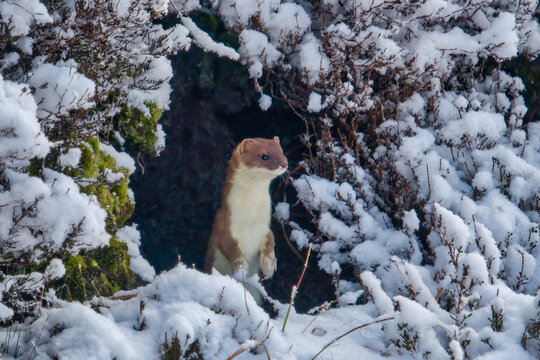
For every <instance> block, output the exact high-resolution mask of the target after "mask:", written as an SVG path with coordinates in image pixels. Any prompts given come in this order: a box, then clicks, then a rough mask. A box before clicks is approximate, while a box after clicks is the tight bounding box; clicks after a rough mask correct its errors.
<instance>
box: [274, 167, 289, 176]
mask: <svg viewBox="0 0 540 360" xmlns="http://www.w3.org/2000/svg"><path fill="white" fill-rule="evenodd" d="M274 171H275V172H276V173H278V175H281V174H283V173H284V172H285V171H287V167H283V166H280V167H278V168H277V170H274Z"/></svg>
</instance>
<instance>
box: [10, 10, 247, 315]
mask: <svg viewBox="0 0 540 360" xmlns="http://www.w3.org/2000/svg"><path fill="white" fill-rule="evenodd" d="M198 7H199V3H198V1H177V0H175V1H170V0H164V1H153V0H122V1H117V0H91V1H86V0H85V1H82V0H66V1H52V0H51V1H49V0H41V1H40V0H28V1H27V0H25V1H20V0H6V1H2V2H1V3H0V54H1V55H0V105H1V107H2V111H3V114H2V116H0V129H1V131H0V140H1V141H0V231H1V234H0V303H1V304H0V322H3V321H5V320H7V319H9V318H10V317H12V316H13V315H14V314H15V315H16V319H18V320H20V319H21V318H23V317H25V316H26V315H29V314H35V313H36V311H37V310H38V309H39V307H41V306H42V305H43V304H45V303H46V301H45V300H46V298H47V297H45V296H44V294H45V293H46V292H47V291H46V288H47V287H50V286H52V287H54V288H57V289H58V290H59V291H58V295H60V296H62V297H63V298H66V299H69V300H75V299H78V300H89V299H90V298H91V297H92V296H93V295H109V294H112V293H113V292H115V291H118V290H120V289H122V288H128V287H130V286H133V285H134V283H135V280H136V279H135V273H137V274H138V275H139V276H140V277H141V278H142V279H144V280H151V279H152V278H153V276H154V275H155V274H154V271H153V269H152V268H151V267H150V266H149V265H148V263H147V262H146V261H145V260H144V259H143V258H142V257H141V256H140V253H139V250H138V246H139V244H140V243H139V235H138V231H137V230H136V227H135V226H130V227H125V226H124V223H125V221H126V220H127V219H128V218H129V217H130V216H131V214H132V212H133V208H134V199H133V194H132V192H131V190H130V189H129V176H130V175H131V174H132V173H133V172H134V171H135V161H134V160H133V159H132V157H131V156H130V155H129V154H128V153H127V152H125V151H126V149H127V150H129V151H130V152H131V154H132V155H137V153H138V152H145V153H150V154H151V153H159V151H160V149H162V148H163V147H164V145H165V143H164V139H165V134H164V133H163V130H162V128H161V125H159V124H157V121H158V120H159V118H160V116H161V113H162V111H163V110H166V109H168V104H169V95H170V92H171V87H170V85H169V80H170V78H171V77H172V68H171V65H170V61H169V60H168V59H167V56H168V55H171V54H174V53H176V52H177V51H179V50H185V49H188V48H189V47H190V45H191V43H192V42H194V43H196V44H199V45H200V46H202V47H203V48H205V49H206V48H208V49H209V50H211V51H216V52H221V53H226V54H227V55H228V56H229V57H232V58H234V57H235V56H236V57H237V56H238V55H237V54H236V52H235V51H234V50H233V49H230V48H228V47H225V46H224V45H221V44H217V43H214V42H213V41H212V40H211V39H210V38H209V37H208V38H205V37H204V35H205V34H204V32H202V31H201V30H199V29H198V28H197V26H196V25H195V24H194V23H193V22H190V20H189V19H187V18H186V17H185V16H186V15H187V14H188V13H189V12H191V11H193V10H196V9H197V8H198ZM170 12H174V13H176V15H177V16H178V17H179V18H180V19H182V20H181V21H178V23H177V24H175V25H173V26H171V27H168V28H165V27H164V26H163V25H162V24H161V23H160V20H161V19H163V18H164V17H165V16H166V15H167V14H169V13H170ZM180 22H182V23H184V24H186V25H182V24H181V23H180ZM113 146H114V147H113Z"/></svg>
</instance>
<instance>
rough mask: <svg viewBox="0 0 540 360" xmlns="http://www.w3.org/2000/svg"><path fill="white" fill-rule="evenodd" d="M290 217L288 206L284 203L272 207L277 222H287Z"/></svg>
mask: <svg viewBox="0 0 540 360" xmlns="http://www.w3.org/2000/svg"><path fill="white" fill-rule="evenodd" d="M289 216H290V205H289V203H286V202H280V203H277V204H276V206H275V207H274V217H275V218H276V219H278V221H287V220H289Z"/></svg>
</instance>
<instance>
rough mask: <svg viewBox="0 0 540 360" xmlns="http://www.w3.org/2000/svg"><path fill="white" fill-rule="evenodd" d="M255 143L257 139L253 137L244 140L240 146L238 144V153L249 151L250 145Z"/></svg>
mask: <svg viewBox="0 0 540 360" xmlns="http://www.w3.org/2000/svg"><path fill="white" fill-rule="evenodd" d="M253 143H255V140H254V139H251V138H247V139H244V140H242V142H241V143H240V146H238V154H243V153H245V152H246V151H247V148H248V146H249V145H250V144H253Z"/></svg>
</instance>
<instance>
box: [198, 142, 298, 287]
mask: <svg viewBox="0 0 540 360" xmlns="http://www.w3.org/2000/svg"><path fill="white" fill-rule="evenodd" d="M262 155H267V156H268V159H267V160H263V159H262V158H261V157H262ZM240 163H242V164H244V165H245V166H247V167H249V168H264V169H268V170H276V171H277V170H278V169H280V167H281V168H286V167H287V158H286V157H285V155H283V150H282V149H281V146H280V144H279V138H278V137H277V136H276V137H274V138H273V139H263V138H254V139H245V140H243V141H242V142H241V143H240V144H238V146H237V147H236V148H235V149H234V151H233V154H232V157H231V159H230V161H229V168H228V170H227V179H226V181H225V186H224V189H223V196H222V201H221V206H220V208H219V209H218V211H217V213H216V216H215V219H214V225H213V228H212V235H211V236H210V243H209V246H208V251H207V253H206V259H205V265H204V269H205V271H206V272H210V271H211V269H212V266H213V264H214V260H215V253H216V249H218V250H219V251H221V253H222V254H223V255H224V256H225V257H226V259H227V261H228V262H229V263H230V265H231V268H232V269H233V271H236V270H238V269H239V268H241V267H244V268H245V267H247V263H246V260H245V258H244V255H243V254H242V250H241V248H240V246H239V243H238V240H236V239H234V238H233V237H232V235H231V230H230V228H231V224H230V221H231V210H230V209H229V205H228V204H227V198H228V196H229V194H230V193H231V187H232V180H233V176H234V173H235V171H236V170H237V169H238V167H239V166H240ZM269 181H270V180H269ZM259 261H260V262H261V264H262V262H264V261H273V262H274V264H275V254H274V235H273V233H272V231H271V230H270V224H268V234H267V236H266V238H265V239H263V240H262V241H261V244H260V245H259ZM261 268H262V266H261ZM262 275H263V276H265V275H266V274H262Z"/></svg>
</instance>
